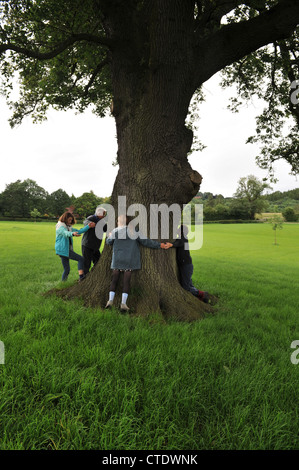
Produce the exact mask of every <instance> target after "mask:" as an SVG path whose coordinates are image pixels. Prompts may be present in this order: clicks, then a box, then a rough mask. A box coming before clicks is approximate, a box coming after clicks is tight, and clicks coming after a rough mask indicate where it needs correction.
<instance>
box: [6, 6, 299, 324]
mask: <svg viewBox="0 0 299 470" xmlns="http://www.w3.org/2000/svg"><path fill="white" fill-rule="evenodd" d="M0 8H1V27H0V55H1V75H2V77H3V79H4V86H3V87H2V88H4V92H5V93H6V95H7V98H8V100H10V91H11V87H12V83H13V82H12V76H13V75H14V74H17V75H18V77H19V81H20V98H19V100H18V102H17V103H13V104H12V107H13V114H12V118H11V124H12V125H14V124H18V123H20V122H21V121H22V119H23V117H24V116H26V115H28V114H32V115H33V117H34V119H37V120H38V119H42V118H43V116H44V115H45V113H46V110H47V108H48V107H49V106H52V107H54V108H55V109H66V108H75V109H77V110H79V111H84V109H86V108H87V107H88V106H90V105H92V106H93V107H94V111H95V112H96V113H97V114H98V115H99V116H102V115H104V114H105V112H106V110H107V109H109V108H110V106H111V112H112V114H113V116H114V118H115V123H116V130H117V140H118V154H117V163H118V165H119V171H118V175H117V177H116V181H115V184H114V188H113V194H112V205H114V206H115V207H116V206H117V196H119V195H122V196H126V198H127V205H130V204H132V203H140V204H143V205H144V206H145V207H146V208H149V206H150V204H159V205H160V204H162V203H165V204H167V205H168V206H170V205H171V204H172V203H177V204H179V205H180V206H181V207H182V206H183V205H184V204H187V203H188V202H189V201H190V200H191V199H192V198H193V196H195V195H196V193H197V192H198V189H199V186H200V183H201V180H202V177H201V175H199V174H198V173H197V172H196V171H194V170H193V169H192V168H191V166H190V164H189V162H188V158H187V155H188V152H189V150H190V148H191V145H192V139H193V134H192V130H191V129H190V128H189V126H186V117H187V115H188V110H189V105H190V101H191V99H192V97H193V96H194V94H195V93H198V91H199V90H200V87H201V85H202V84H203V83H204V82H205V81H207V80H208V79H209V78H210V77H212V76H213V75H214V74H216V73H217V72H219V71H221V70H223V69H224V68H226V67H228V66H231V65H233V64H236V63H239V62H240V61H242V60H243V61H244V60H245V58H246V57H249V56H250V55H251V54H253V53H254V52H255V51H259V50H260V49H261V48H263V47H265V46H266V45H268V44H273V43H275V42H276V41H284V40H288V38H291V37H294V34H295V31H296V27H297V25H298V23H299V2H298V0H267V1H265V2H261V1H259V0H246V1H239V0H200V1H196V0H127V1H124V0H85V1H84V2H82V1H81V0H80V1H79V0H65V1H63V2H60V1H58V0H35V1H34V0H8V1H0ZM274 57H275V56H274ZM292 60H293V59H292ZM267 73H268V71H265V74H266V75H267ZM253 76H254V75H253ZM248 80H251V77H248ZM111 103H112V104H111ZM159 251H160V250H149V249H143V250H142V266H143V268H142V270H141V271H140V273H139V274H138V276H136V277H135V279H134V282H133V289H132V292H133V293H134V295H131V297H130V300H131V305H130V306H131V307H133V308H134V309H135V311H136V312H137V313H147V312H149V311H156V312H157V311H160V312H163V313H164V314H165V315H166V316H173V317H177V318H181V319H186V320H188V319H194V318H200V317H201V316H202V314H203V312H204V310H205V304H203V303H201V302H200V301H198V300H197V299H196V298H195V297H193V296H192V295H191V294H189V293H187V292H186V291H183V290H182V288H181V287H180V284H179V282H178V278H177V272H176V266H175V254H174V250H168V251H165V252H164V251H163V252H159ZM110 259H111V252H110V250H109V248H108V247H107V249H105V250H104V253H103V256H102V259H101V262H100V263H98V265H97V266H96V269H95V270H94V271H93V272H92V273H91V275H89V276H88V277H87V278H86V280H85V281H84V282H82V283H80V284H79V285H76V286H74V287H72V288H71V289H69V290H68V291H67V294H68V295H69V296H70V297H72V296H81V297H83V298H84V299H85V300H86V301H89V302H90V303H91V304H92V305H100V306H103V305H104V304H105V302H106V300H107V293H108V290H109V283H110V273H109V266H110Z"/></svg>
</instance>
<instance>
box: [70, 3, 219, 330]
mask: <svg viewBox="0 0 299 470" xmlns="http://www.w3.org/2000/svg"><path fill="white" fill-rule="evenodd" d="M158 3H160V16H159V17H155V15H156V14H157V11H151V15H152V16H154V17H155V19H154V21H153V22H152V23H151V25H150V27H149V33H148V34H149V36H150V38H149V40H150V44H151V46H150V48H149V49H148V50H145V51H144V50H143V51H139V50H138V47H139V42H137V43H136V42H134V38H132V37H128V38H126V41H124V44H123V45H122V47H119V48H118V49H116V50H114V52H113V54H112V56H111V61H112V63H111V70H112V82H113V95H114V100H113V115H114V117H115V121H116V129H117V140H118V156H117V160H118V164H119V172H118V175H117V178H116V181H115V184H114V189H113V193H112V205H113V207H114V208H115V210H116V211H117V200H118V196H126V202H127V207H128V206H130V205H131V204H136V203H138V204H142V205H143V206H144V207H145V208H146V210H147V214H148V227H149V214H150V205H151V204H158V205H160V204H166V205H167V206H171V205H172V204H173V203H175V204H179V206H180V207H181V208H182V207H183V204H187V203H188V202H189V201H190V200H191V199H192V197H194V196H195V195H196V194H197V192H198V189H199V187H200V183H201V179H202V178H201V176H200V175H199V174H198V173H197V172H196V171H194V170H192V168H191V166H190V164H189V162H188V159H187V153H188V151H189V150H190V147H191V144H192V138H193V134H192V131H190V130H189V129H187V128H186V127H185V119H186V115H187V112H188V106H189V102H190V99H191V97H192V95H193V93H194V89H193V83H192V80H191V79H190V77H192V73H191V69H193V68H194V63H193V61H192V56H191V55H190V47H191V44H190V37H189V36H188V35H186V34H185V31H186V23H187V22H192V21H193V10H192V8H189V10H188V8H186V6H188V5H187V4H189V6H191V5H192V4H193V2H190V1H187V2H185V4H184V5H185V8H184V14H180V15H178V14H177V12H176V11H175V9H176V8H178V7H179V6H180V7H181V5H182V2H181V1H178V2H177V1H176V2H172V3H171V4H170V3H169V2H158ZM167 9H168V11H166V10H167ZM162 19H163V20H162ZM106 23H107V31H108V34H109V33H110V34H111V35H112V36H114V37H115V31H117V34H118V35H120V34H121V32H122V28H124V29H125V30H126V31H128V28H127V25H126V24H125V23H126V17H125V16H124V18H123V21H122V23H121V24H120V23H119V18H118V17H117V18H116V19H115V18H114V17H113V15H112V17H110V18H108V19H107V20H106ZM188 27H190V25H188ZM132 29H134V24H133V25H132ZM191 31H192V29H191ZM174 42H175V49H174ZM161 43H163V45H162V44H161ZM178 44H179V46H178ZM128 48H129V49H130V50H128ZM140 55H143V57H147V62H148V63H149V67H143V66H142V65H140V63H142V57H141V56H140ZM136 215H137V214H136ZM159 239H160V240H161V237H159ZM141 259H142V269H141V270H140V271H137V272H133V275H132V288H131V292H130V295H129V299H128V305H129V307H130V309H131V311H132V312H134V313H136V314H141V315H147V314H148V313H150V312H160V313H162V314H163V315H164V316H165V317H167V318H169V317H172V318H173V317H174V318H177V319H181V320H186V321H189V320H194V319H199V318H202V317H203V315H204V312H207V311H211V307H210V306H209V305H207V304H204V303H203V302H202V301H200V300H199V299H198V298H196V297H194V296H193V295H192V294H191V293H189V292H187V291H185V290H183V289H182V287H181V286H180V283H179V280H178V273H177V266H176V257H175V249H169V250H160V249H159V250H154V249H149V248H143V247H141ZM110 263H111V248H110V247H108V246H106V247H105V249H104V252H103V254H102V257H101V260H100V262H99V263H98V265H97V266H96V267H95V269H94V270H93V272H92V273H90V275H88V276H87V278H86V279H85V280H84V281H83V282H82V283H80V284H78V285H76V286H74V287H72V288H70V289H68V290H67V292H66V294H67V295H68V296H71V297H72V296H81V297H82V298H84V300H85V301H86V302H87V303H89V304H90V305H94V306H100V307H104V305H105V304H106V302H107V300H108V292H109V285H110V280H111V271H110ZM121 291H122V289H121V283H120V286H119V287H118V291H117V294H116V305H117V304H120V295H121Z"/></svg>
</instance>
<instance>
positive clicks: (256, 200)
mask: <svg viewBox="0 0 299 470" xmlns="http://www.w3.org/2000/svg"><path fill="white" fill-rule="evenodd" d="M267 188H270V186H269V184H268V183H263V182H262V181H260V180H259V179H258V178H257V177H256V176H254V175H249V176H247V177H242V178H240V180H239V182H238V188H237V190H236V192H235V194H234V197H235V198H237V199H239V200H240V201H241V202H242V201H244V202H246V203H247V204H248V205H249V218H250V219H254V216H255V214H256V213H259V212H261V211H262V210H263V208H264V207H265V199H263V198H262V194H263V192H264V190H265V189H267Z"/></svg>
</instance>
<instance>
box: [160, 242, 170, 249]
mask: <svg viewBox="0 0 299 470" xmlns="http://www.w3.org/2000/svg"><path fill="white" fill-rule="evenodd" d="M160 246H161V248H162V249H163V250H168V248H171V247H172V246H173V245H172V243H169V242H167V243H161V245H160Z"/></svg>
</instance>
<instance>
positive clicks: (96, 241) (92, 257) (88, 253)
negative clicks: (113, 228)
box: [81, 206, 107, 276]
mask: <svg viewBox="0 0 299 470" xmlns="http://www.w3.org/2000/svg"><path fill="white" fill-rule="evenodd" d="M105 216H106V210H105V209H104V208H103V207H100V206H98V207H97V208H96V210H95V213H94V214H93V215H89V216H88V217H87V218H86V219H85V220H84V222H83V224H84V225H88V224H89V222H94V223H95V225H97V223H98V222H99V221H100V220H102V219H103V218H104V217H105ZM106 231H107V224H105V225H104V227H103V230H102V233H101V234H99V233H97V234H96V229H95V228H91V230H88V231H87V232H85V233H84V235H83V237H82V242H81V249H82V256H83V258H84V274H85V276H86V274H88V273H89V270H90V266H91V263H93V266H95V265H96V264H97V262H98V261H99V259H100V257H101V253H100V246H101V243H102V239H103V235H104V232H106ZM97 235H98V236H97ZM99 235H101V236H100V237H99ZM98 237H99V238H98Z"/></svg>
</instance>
